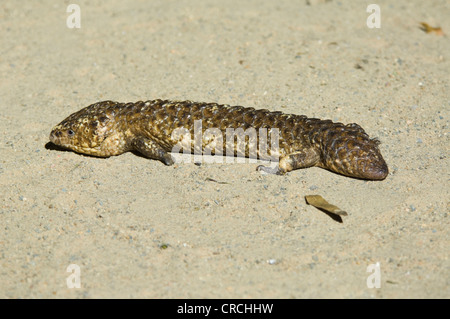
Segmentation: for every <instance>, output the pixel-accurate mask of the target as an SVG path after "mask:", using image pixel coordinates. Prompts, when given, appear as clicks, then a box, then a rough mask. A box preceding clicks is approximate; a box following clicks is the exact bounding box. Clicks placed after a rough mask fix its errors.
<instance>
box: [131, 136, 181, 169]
mask: <svg viewBox="0 0 450 319" xmlns="http://www.w3.org/2000/svg"><path fill="white" fill-rule="evenodd" d="M131 147H132V148H133V150H136V151H138V152H139V153H141V154H142V155H143V156H145V157H147V158H151V159H156V160H159V161H161V162H163V163H164V164H166V165H173V164H174V161H173V158H172V156H171V155H170V153H168V152H166V151H165V150H164V149H163V148H162V147H161V146H160V145H159V144H158V143H156V142H155V141H153V140H151V139H149V138H146V137H137V138H135V139H134V140H133V141H132V142H131Z"/></svg>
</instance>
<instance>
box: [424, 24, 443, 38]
mask: <svg viewBox="0 0 450 319" xmlns="http://www.w3.org/2000/svg"><path fill="white" fill-rule="evenodd" d="M420 25H421V26H422V27H421V28H420V29H421V30H422V31H423V32H425V33H431V32H434V33H436V34H437V35H444V32H443V31H442V29H441V27H432V26H430V25H429V24H428V23H425V22H420Z"/></svg>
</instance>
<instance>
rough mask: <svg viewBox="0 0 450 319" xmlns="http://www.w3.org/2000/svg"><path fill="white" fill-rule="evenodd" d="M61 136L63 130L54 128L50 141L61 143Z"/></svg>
mask: <svg viewBox="0 0 450 319" xmlns="http://www.w3.org/2000/svg"><path fill="white" fill-rule="evenodd" d="M60 137H61V132H59V131H55V130H52V131H51V133H50V142H52V143H53V144H56V145H59V138H60Z"/></svg>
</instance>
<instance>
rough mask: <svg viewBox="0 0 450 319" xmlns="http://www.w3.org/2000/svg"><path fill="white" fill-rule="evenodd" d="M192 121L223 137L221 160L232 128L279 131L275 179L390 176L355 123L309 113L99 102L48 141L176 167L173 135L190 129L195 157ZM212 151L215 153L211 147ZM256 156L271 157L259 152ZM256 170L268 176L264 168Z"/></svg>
mask: <svg viewBox="0 0 450 319" xmlns="http://www.w3.org/2000/svg"><path fill="white" fill-rule="evenodd" d="M194 120H202V122H201V123H202V133H204V132H205V130H206V129H208V128H218V129H219V130H220V131H221V132H222V134H223V146H224V150H223V152H222V154H226V151H225V146H226V142H225V141H226V138H225V132H226V129H227V128H234V129H237V128H242V129H243V130H246V129H248V128H252V127H253V128H255V129H256V132H259V131H258V130H259V128H267V129H268V130H270V129H271V128H272V129H273V128H278V129H279V149H278V152H277V151H276V150H272V152H270V149H269V150H268V151H267V154H268V155H272V156H274V155H275V156H276V157H277V158H278V157H279V165H278V168H277V169H276V171H275V173H277V174H284V173H286V172H289V171H291V170H294V169H298V168H306V167H311V166H318V167H322V168H325V169H328V170H331V171H333V172H336V173H339V174H342V175H346V176H350V177H356V178H361V179H368V180H383V179H385V178H386V176H387V175H388V167H387V165H386V162H385V161H384V159H383V157H382V156H381V153H380V150H379V149H378V145H379V142H378V141H377V140H376V139H370V138H369V136H368V135H367V134H366V133H365V131H364V130H363V129H362V128H361V127H360V126H359V125H357V124H348V125H344V124H342V123H333V122H332V121H330V120H319V119H314V118H307V117H306V116H304V115H294V114H284V113H282V112H270V111H268V110H255V109H254V108H245V107H242V106H228V105H219V104H216V103H197V102H191V101H169V100H153V101H146V102H142V101H139V102H136V103H118V102H112V101H103V102H98V103H95V104H92V105H90V106H88V107H86V108H84V109H82V110H80V111H78V112H76V113H74V114H72V115H70V116H69V117H68V118H66V119H65V120H64V121H62V122H61V123H60V124H58V125H57V126H55V127H54V128H53V130H52V132H51V133H50V141H51V142H52V143H54V144H56V145H58V146H61V147H63V148H66V149H69V150H72V151H75V152H78V153H82V154H88V155H94V156H99V157H109V156H113V155H120V154H122V153H124V152H128V151H138V152H140V153H141V154H142V155H143V156H145V157H148V158H152V159H157V160H160V161H162V162H163V163H164V164H166V165H172V164H173V163H174V162H173V159H172V157H171V155H170V152H171V150H172V148H173V147H174V146H175V145H176V144H177V142H179V141H180V139H174V138H172V132H173V131H174V130H175V129H177V128H181V127H184V128H186V129H188V130H189V132H191V134H192V143H191V145H192V147H191V151H192V152H193V151H194V146H193V144H194V135H193V129H194ZM268 135H270V134H268ZM205 136H207V134H206V135H205V134H203V139H202V150H204V149H205V148H206V147H207V146H208V144H209V143H211V141H212V140H211V138H210V137H209V138H208V137H205ZM258 141H259V136H258ZM269 141H270V139H269ZM251 143H252V142H249V143H248V144H247V147H246V149H245V154H243V153H239V154H241V155H245V156H246V157H248V156H249V147H250V146H249V145H251ZM253 143H254V142H253ZM209 145H210V146H211V145H212V144H209ZM269 148H270V144H269ZM197 151H198V150H197ZM211 153H212V154H214V148H213V149H212V151H211ZM234 154H235V155H236V154H237V151H236V149H234ZM239 154H238V155H239ZM258 157H259V158H263V159H264V158H265V159H267V156H264V154H260V152H259V149H258ZM258 169H260V170H263V171H268V172H271V170H270V169H269V168H266V167H261V166H260V167H258ZM272 172H273V171H272Z"/></svg>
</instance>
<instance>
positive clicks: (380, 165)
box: [361, 160, 389, 180]
mask: <svg viewBox="0 0 450 319" xmlns="http://www.w3.org/2000/svg"><path fill="white" fill-rule="evenodd" d="M388 174H389V169H388V166H387V164H386V162H385V161H384V160H379V161H377V162H375V163H370V164H369V165H367V166H366V167H365V169H364V171H363V172H361V176H362V178H365V179H371V180H383V179H385V178H386V177H387V176H388Z"/></svg>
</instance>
